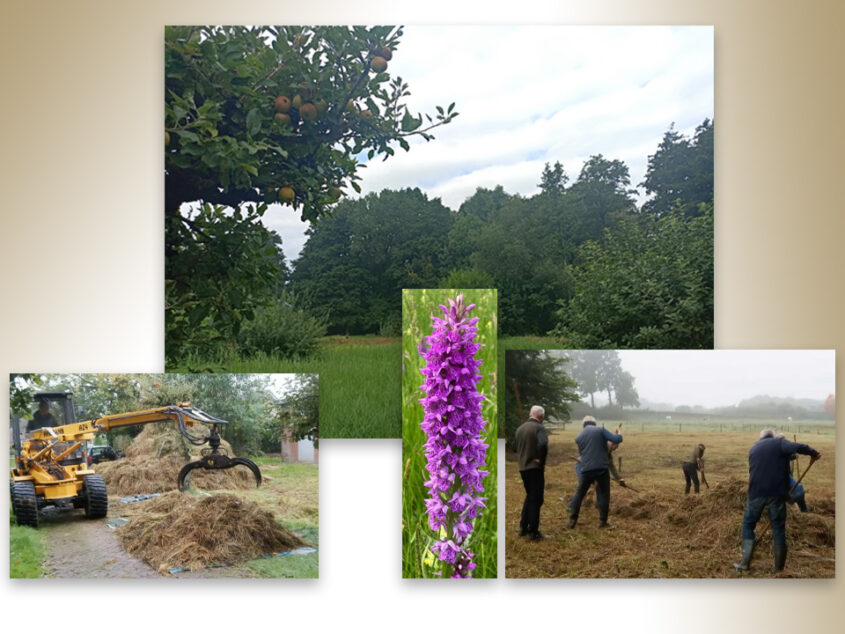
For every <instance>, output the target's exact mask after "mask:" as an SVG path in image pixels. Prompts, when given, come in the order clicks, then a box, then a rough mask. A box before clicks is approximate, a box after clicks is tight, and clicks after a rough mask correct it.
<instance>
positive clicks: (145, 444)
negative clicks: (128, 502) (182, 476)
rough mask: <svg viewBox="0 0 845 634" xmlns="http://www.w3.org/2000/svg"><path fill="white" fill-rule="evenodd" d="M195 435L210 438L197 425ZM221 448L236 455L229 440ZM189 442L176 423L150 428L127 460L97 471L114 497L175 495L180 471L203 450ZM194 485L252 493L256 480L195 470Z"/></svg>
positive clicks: (239, 470)
mask: <svg viewBox="0 0 845 634" xmlns="http://www.w3.org/2000/svg"><path fill="white" fill-rule="evenodd" d="M190 431H191V433H192V434H194V435H198V436H199V435H206V434H208V430H207V429H203V428H202V427H200V426H198V425H195V426H194V427H192V428H191V430H190ZM220 446H221V447H222V448H224V449H226V450H227V451H228V452H229V455H234V454H233V452H232V448H231V445H229V443H228V442H226V441H225V440H224V441H222V442H221V444H220ZM202 448H203V447H197V446H195V445H192V444H190V443H189V442H188V441H187V440H185V439H184V438H183V437H182V435H181V434H180V433H179V430H178V429H177V428H176V425H175V424H173V423H156V424H154V425H147V426H146V427H144V429H143V430H142V431H141V433H140V434H138V435H137V436H136V437H135V439H134V440H133V441H132V443H131V444H130V445H129V446H128V447H127V448H126V457H125V458H121V459H120V460H116V461H114V462H102V463H100V464H98V465H96V466H95V468H94V470H95V471H96V472H97V473H99V474H100V475H102V476H103V479H104V480H105V481H106V487H107V488H108V491H109V494H111V495H121V496H125V495H140V494H143V493H162V492H165V491H175V490H176V489H177V488H178V486H177V481H176V480H177V478H178V476H179V471H180V470H181V469H182V467H183V466H184V465H185V463H187V462H190V461H193V460H197V459H198V458H199V457H200V450H201V449H202ZM190 484H191V485H192V486H195V487H198V488H202V489H211V490H219V489H249V488H253V487H254V486H255V478H254V477H253V475H252V473H251V472H250V471H249V469H247V468H245V467H235V468H234V469H226V470H221V471H206V470H204V469H195V470H194V471H192V472H191V474H190Z"/></svg>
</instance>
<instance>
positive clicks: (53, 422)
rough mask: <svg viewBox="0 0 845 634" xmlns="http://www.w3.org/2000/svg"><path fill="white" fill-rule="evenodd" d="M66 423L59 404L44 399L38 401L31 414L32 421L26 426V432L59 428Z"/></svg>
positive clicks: (62, 409)
mask: <svg viewBox="0 0 845 634" xmlns="http://www.w3.org/2000/svg"><path fill="white" fill-rule="evenodd" d="M67 422H68V421H66V420H65V415H64V408H63V407H62V406H61V403H58V402H56V401H54V400H51V399H46V398H44V399H41V400H39V401H38V404H37V409H36V410H35V411H34V412H32V419H31V420H30V421H29V423H28V424H27V426H26V431H28V432H30V431H35V430H36V429H41V428H42V427H59V426H61V425H65V424H66V423H67Z"/></svg>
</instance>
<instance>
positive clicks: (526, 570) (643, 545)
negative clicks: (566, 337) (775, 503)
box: [505, 423, 836, 578]
mask: <svg viewBox="0 0 845 634" xmlns="http://www.w3.org/2000/svg"><path fill="white" fill-rule="evenodd" d="M606 426H608V427H610V428H611V429H612V428H613V424H612V423H606ZM765 426H766V424H765V423H761V425H760V427H761V428H762V427H765ZM577 431H578V430H577V429H568V430H566V431H560V430H558V431H556V432H555V433H553V434H552V435H551V436H550V450H549V460H548V463H547V468H546V495H545V500H546V502H545V504H544V506H543V508H542V513H541V531H542V532H543V533H544V534H545V535H546V536H547V539H546V540H544V541H542V542H530V541H527V540H525V539H523V538H520V537H518V536H517V534H516V531H517V528H518V524H519V513H520V510H521V507H522V501H523V499H524V490H523V488H522V483H521V480H520V477H519V471H518V470H517V469H516V463H515V462H513V461H512V460H510V459H509V460H508V461H507V463H506V464H507V467H506V468H507V474H506V488H505V491H506V506H507V528H506V570H505V574H506V576H508V577H728V578H731V577H737V576H740V573H738V572H737V571H736V570H735V569H734V567H733V565H732V564H733V562H734V561H738V559H739V546H740V528H741V524H742V516H743V511H744V508H745V499H746V490H747V486H748V480H747V474H748V466H747V464H748V463H747V454H748V449H749V448H750V447H751V445H752V444H753V443H754V442H755V441H756V439H757V433H754V432H715V431H714V432H707V433H697V434H695V433H672V432H662V433H658V432H642V433H641V432H638V431H634V430H628V431H627V432H625V431H624V429H623V435H624V442H623V443H622V445H620V447H619V449H618V451H617V452H616V454H615V456H616V457H617V458H618V457H622V458H623V463H622V465H623V468H622V476H623V477H624V478H625V479H626V481H627V482H628V484H630V485H632V486H633V487H635V488H636V489H637V492H635V491H632V490H630V489H623V488H621V487H619V486H618V485H616V484H615V483H614V484H612V485H611V486H612V489H611V504H610V522H611V524H612V525H613V528H612V529H610V530H603V529H599V528H598V526H597V525H598V511H597V510H596V508H595V505H594V496H593V494H592V493H590V494H588V496H587V497H586V498H585V500H584V503H583V505H582V507H581V515H580V518H579V520H578V526H577V527H576V528H575V529H569V528H568V527H567V522H568V519H569V517H568V512H567V510H566V503H567V502H568V501H569V498H570V497H571V496H572V494H573V492H574V491H575V485H576V478H575V473H574V468H573V463H572V461H571V460H570V459H569V456H570V455H572V454H574V453H576V451H575V444H574V438H575V435H576V432H577ZM758 431H759V430H758ZM798 441H799V442H807V443H808V444H810V445H811V446H813V447H815V448H816V449H818V450H819V451H821V452H822V454H824V457H823V458H822V460H820V461H819V462H817V463H816V464H814V465H813V468H812V469H811V470H810V471H809V472H808V474H807V476H806V477H805V479H804V481H803V484H804V486H805V487H806V490H807V504H808V505H809V507H810V509H811V512H810V513H800V512H798V510H797V508H795V507H793V506H790V507H788V518H787V543H788V546H789V555H788V558H787V562H786V569H785V570H784V572H783V573H781V574H780V575H779V576H785V577H802V578H806V577H833V576H834V575H835V563H834V559H835V520H836V510H835V509H836V506H835V493H834V461H833V456H834V454H835V445H834V438H833V436H832V435H828V434H823V435H815V434H807V435H806V436H805V437H803V438H802V437H801V436H798ZM698 442H703V443H704V444H705V445H706V446H707V450H706V452H705V455H704V458H705V470H706V474H707V479H708V481H709V483H710V488H709V489H708V488H706V487H705V486H704V485H703V484H702V486H701V493H700V494H698V495H695V494H693V493H690V495H688V496H685V495H684V492H683V491H684V478H683V474H682V471H681V462H682V461H683V460H684V459H685V458H686V456H687V455H689V453H690V451H691V449H692V447H693V446H694V444H697V443H698ZM799 460H800V461H801V464H800V469H801V470H802V471H803V469H804V468H805V467H806V465H807V460H808V458H807V457H806V456H801V457H800V458H799ZM757 536H758V538H760V542H759V545H758V546H757V548H756V550H755V554H754V558H753V560H752V569H751V571H750V572H748V573H742V575H741V576H744V577H770V576H773V575H772V572H771V568H772V538H771V531H770V530H769V529H768V520H767V518H766V513H765V512H764V514H763V517H762V518H761V520H760V522H759V524H758V525H757Z"/></svg>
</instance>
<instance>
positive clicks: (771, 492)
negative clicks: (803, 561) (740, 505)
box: [734, 429, 821, 572]
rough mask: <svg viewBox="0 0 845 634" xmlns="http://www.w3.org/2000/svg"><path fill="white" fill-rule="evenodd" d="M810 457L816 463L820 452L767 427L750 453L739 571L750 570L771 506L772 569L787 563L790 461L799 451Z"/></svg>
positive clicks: (736, 566)
mask: <svg viewBox="0 0 845 634" xmlns="http://www.w3.org/2000/svg"><path fill="white" fill-rule="evenodd" d="M796 453H800V454H804V455H807V456H810V457H811V458H812V461H813V462H815V461H816V460H818V459H819V458H821V454H820V453H819V452H818V451H816V450H815V449H813V448H812V447H810V446H809V445H804V444H801V443H795V442H789V441H788V440H787V439H786V438H777V437H775V430H773V429H764V430H763V431H761V432H760V440H758V441H757V442H756V443H754V445H753V446H752V447H751V450H750V451H749V452H748V499H747V500H746V502H745V516H744V517H743V518H742V546H741V550H742V560H741V561H739V562H737V563H735V564H734V567H735V568H736V569H737V570H748V569H749V568H750V564H751V555H752V554H753V553H754V545H755V543H756V538H755V535H754V529H755V528H756V526H757V522H758V521H759V520H760V516H761V515H762V514H763V509H764V508H766V507H768V509H769V520H770V521H771V524H772V541H773V543H774V560H775V565H774V568H773V570H772V572H780V571H781V570H783V567H784V565H786V500H787V498H788V497H789V493H790V485H789V461H790V459H791V457H792V456H793V455H794V454H796Z"/></svg>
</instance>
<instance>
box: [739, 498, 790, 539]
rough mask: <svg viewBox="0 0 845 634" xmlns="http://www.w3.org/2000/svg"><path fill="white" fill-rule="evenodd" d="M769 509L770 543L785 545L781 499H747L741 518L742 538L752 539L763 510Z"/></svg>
mask: <svg viewBox="0 0 845 634" xmlns="http://www.w3.org/2000/svg"><path fill="white" fill-rule="evenodd" d="M766 507H768V508H769V521H770V522H771V523H772V541H773V542H774V543H775V544H781V545H784V544H786V503H785V502H784V500H783V498H782V497H779V496H778V497H769V498H749V499H748V500H747V501H746V502H745V515H744V516H743V518H742V538H743V539H754V529H755V528H756V527H757V522H759V521H760V516H761V515H762V514H763V509H764V508H766Z"/></svg>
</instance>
